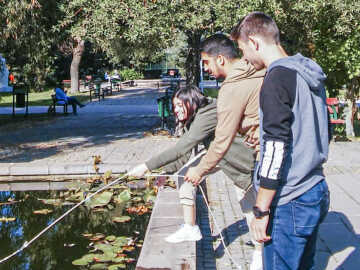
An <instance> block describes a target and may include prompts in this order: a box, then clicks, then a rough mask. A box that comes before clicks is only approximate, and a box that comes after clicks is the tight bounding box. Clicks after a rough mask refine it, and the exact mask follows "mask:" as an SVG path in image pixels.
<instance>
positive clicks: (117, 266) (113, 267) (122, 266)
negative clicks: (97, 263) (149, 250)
mask: <svg viewBox="0 0 360 270" xmlns="http://www.w3.org/2000/svg"><path fill="white" fill-rule="evenodd" d="M125 268H126V265H125V264H123V263H119V264H113V265H110V266H109V268H108V269H109V270H116V269H125Z"/></svg>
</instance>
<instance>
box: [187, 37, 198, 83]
mask: <svg viewBox="0 0 360 270" xmlns="http://www.w3.org/2000/svg"><path fill="white" fill-rule="evenodd" d="M187 42H188V54H187V57H186V62H185V70H186V85H190V84H194V85H196V86H198V85H199V82H200V59H201V57H200V42H201V32H191V33H187Z"/></svg>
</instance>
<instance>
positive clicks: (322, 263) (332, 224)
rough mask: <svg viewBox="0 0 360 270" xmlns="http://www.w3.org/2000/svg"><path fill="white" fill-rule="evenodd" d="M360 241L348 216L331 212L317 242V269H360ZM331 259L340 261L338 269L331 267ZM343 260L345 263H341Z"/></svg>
mask: <svg viewBox="0 0 360 270" xmlns="http://www.w3.org/2000/svg"><path fill="white" fill-rule="evenodd" d="M359 240H360V235H358V234H356V233H355V231H354V228H353V226H352V224H351V222H350V220H349V219H348V218H347V217H346V215H344V214H343V213H341V212H337V211H330V212H329V213H328V215H327V217H326V220H325V222H324V223H323V224H322V225H321V226H320V231H319V237H318V242H317V253H318V254H316V256H315V257H316V269H319V270H320V269H338V270H340V269H346V270H355V269H359V267H360V266H359V263H360V250H359V247H360V243H359ZM339 253H342V254H339ZM336 254H338V255H336ZM334 255H335V256H336V258H334ZM330 259H332V260H334V259H335V260H340V262H337V265H336V268H334V266H333V265H331V262H330ZM341 260H343V261H342V262H341ZM339 263H340V264H339Z"/></svg>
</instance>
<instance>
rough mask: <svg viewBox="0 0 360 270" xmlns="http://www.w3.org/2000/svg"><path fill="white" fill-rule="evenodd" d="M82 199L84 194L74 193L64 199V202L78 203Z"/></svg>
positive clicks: (80, 192)
mask: <svg viewBox="0 0 360 270" xmlns="http://www.w3.org/2000/svg"><path fill="white" fill-rule="evenodd" d="M83 199H84V192H82V191H79V192H77V193H74V194H72V195H70V196H69V197H67V198H66V200H67V201H70V202H80V201H82V200H83Z"/></svg>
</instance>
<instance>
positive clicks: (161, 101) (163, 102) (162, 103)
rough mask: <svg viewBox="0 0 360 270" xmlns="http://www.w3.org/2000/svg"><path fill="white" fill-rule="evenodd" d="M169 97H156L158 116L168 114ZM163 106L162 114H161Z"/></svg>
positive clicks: (167, 115)
mask: <svg viewBox="0 0 360 270" xmlns="http://www.w3.org/2000/svg"><path fill="white" fill-rule="evenodd" d="M169 101H170V97H167V96H164V97H161V98H158V99H157V104H158V113H159V116H160V117H169V115H170V103H169ZM163 108H164V115H163Z"/></svg>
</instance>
